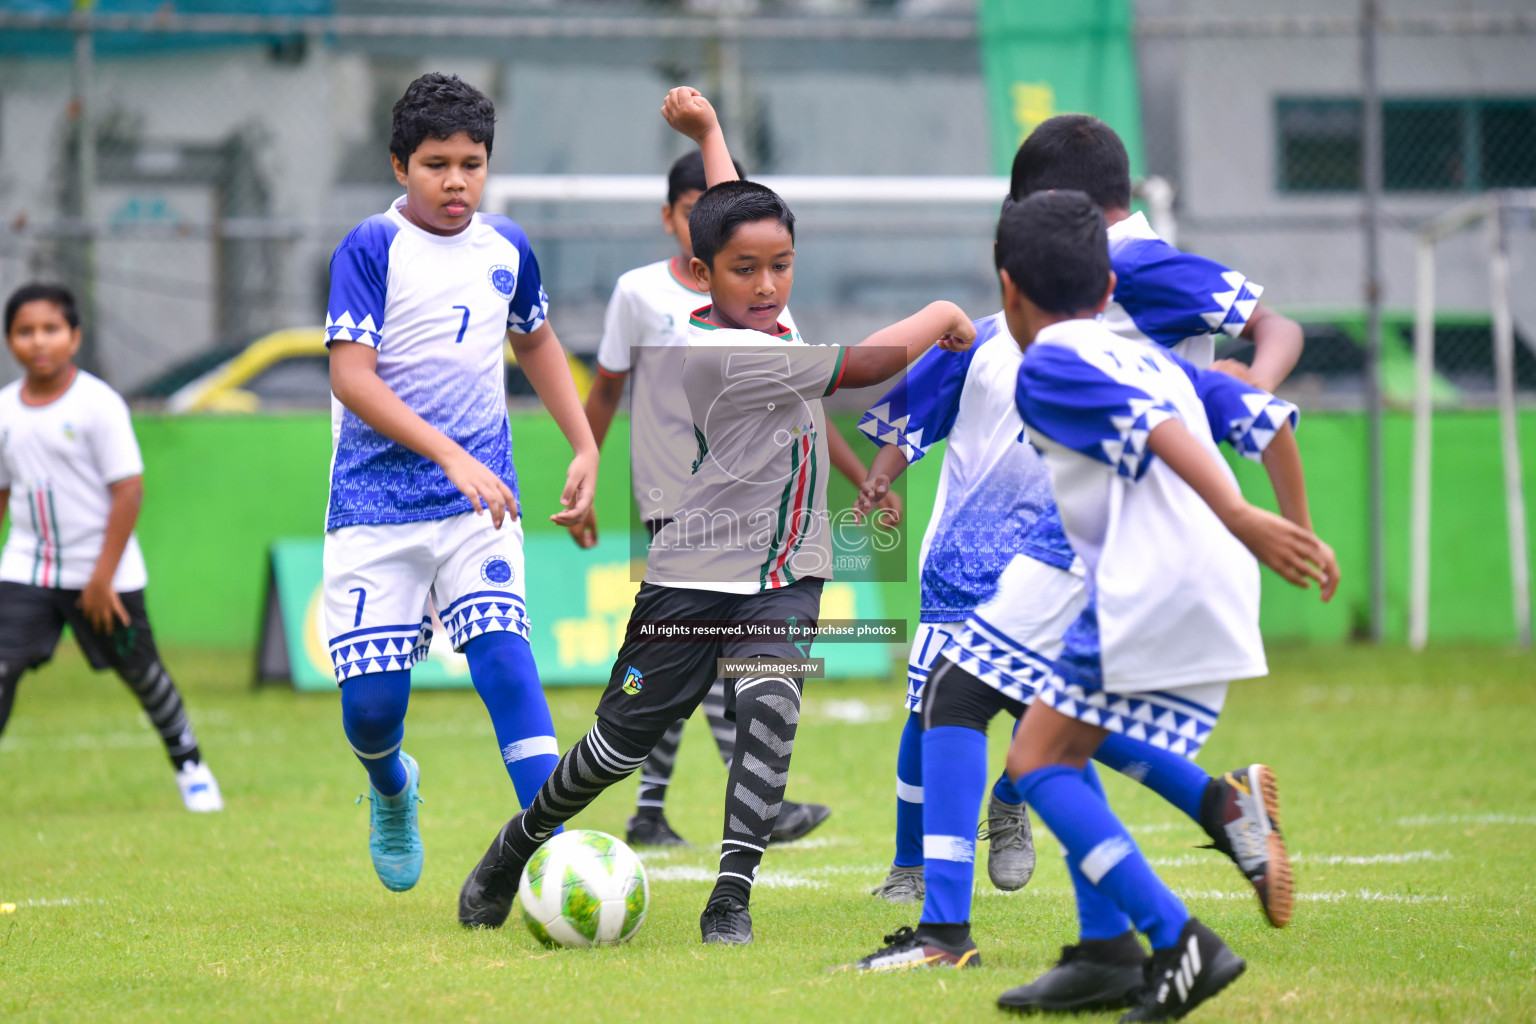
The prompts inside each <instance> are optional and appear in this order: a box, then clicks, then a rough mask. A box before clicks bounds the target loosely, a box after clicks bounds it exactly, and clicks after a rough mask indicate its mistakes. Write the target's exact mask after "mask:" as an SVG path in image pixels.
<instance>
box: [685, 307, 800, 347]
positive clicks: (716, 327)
mask: <svg viewBox="0 0 1536 1024" xmlns="http://www.w3.org/2000/svg"><path fill="white" fill-rule="evenodd" d="M711 312H713V307H712V306H700V307H699V308H698V309H696V310H694V311H693V313H692V314H691V315H690V316H689V317H688V325H689V326H690V327H698V328H702V329H703V330H706V331H729V330H731V329H732V328H729V327H725V326H722V325H721V324H712V323H710V322H709V314H710V313H711ZM760 333H763V334H766V333H768V332H766V331H763V332H760ZM794 336H795V332H794V331H791V330H790V329H789V328H788V327H785V326H784V325H783V324H781V323H779V322H778V321H777V320H775V321H774V324H773V337H775V338H783V339H784V340H785V341H790V340H792V339H793V338H794Z"/></svg>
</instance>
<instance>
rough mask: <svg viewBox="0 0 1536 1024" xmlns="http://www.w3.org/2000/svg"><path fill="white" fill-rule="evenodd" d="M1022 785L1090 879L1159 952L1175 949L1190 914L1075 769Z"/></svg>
mask: <svg viewBox="0 0 1536 1024" xmlns="http://www.w3.org/2000/svg"><path fill="white" fill-rule="evenodd" d="M1017 784H1018V787H1019V791H1020V792H1022V793H1023V794H1024V799H1025V800H1027V801H1029V806H1031V807H1033V808H1034V809H1035V813H1036V814H1038V815H1039V816H1040V820H1041V821H1043V822H1045V824H1046V827H1047V828H1049V829H1050V830H1051V832H1052V833H1053V834H1054V835H1055V836H1056V838H1057V839H1058V840H1059V841H1060V842H1061V845H1062V846H1064V847H1065V848H1066V851H1067V856H1068V858H1070V859H1071V860H1072V861H1073V862H1074V863H1076V864H1077V866H1078V868H1079V869H1080V870H1081V871H1082V873H1083V877H1084V879H1086V880H1087V882H1088V883H1089V884H1090V885H1092V886H1093V887H1094V888H1096V889H1098V890H1099V892H1101V893H1103V894H1104V895H1106V896H1108V897H1109V898H1110V899H1111V900H1112V901H1113V902H1114V904H1115V905H1116V906H1117V907H1119V908H1120V909H1121V910H1122V911H1123V912H1124V913H1125V915H1126V916H1127V917H1129V918H1130V919H1131V920H1132V921H1134V922H1135V923H1136V927H1137V928H1138V929H1139V930H1140V931H1142V932H1143V933H1144V934H1145V935H1146V936H1147V938H1148V939H1149V940H1150V941H1151V943H1152V948H1153V949H1167V948H1169V947H1171V946H1173V945H1174V943H1176V942H1177V941H1178V939H1179V932H1180V930H1182V929H1183V927H1184V923H1185V922H1186V921H1188V920H1189V911H1187V910H1185V909H1184V904H1182V903H1180V902H1179V898H1178V897H1177V896H1175V895H1174V894H1173V893H1172V892H1171V891H1169V889H1168V887H1167V886H1166V885H1164V884H1163V882H1162V880H1161V879H1160V878H1158V877H1157V875H1155V874H1154V873H1153V872H1152V867H1151V865H1149V864H1148V863H1147V859H1146V858H1145V857H1143V856H1142V855H1141V850H1139V849H1138V848H1137V847H1136V843H1135V841H1133V840H1132V839H1131V836H1130V833H1129V832H1127V831H1126V830H1125V826H1124V825H1122V824H1120V821H1119V819H1118V818H1116V817H1115V815H1114V812H1113V811H1111V810H1110V809H1109V805H1108V804H1106V803H1105V802H1104V800H1103V798H1102V797H1100V796H1099V794H1097V793H1095V792H1094V791H1093V789H1092V787H1090V786H1089V785H1088V781H1087V780H1086V779H1085V778H1083V773H1082V772H1081V771H1079V770H1078V769H1076V768H1073V767H1071V766H1069V765H1060V764H1058V765H1051V766H1049V767H1046V768H1040V769H1037V770H1035V771H1032V772H1030V773H1029V774H1028V775H1025V776H1022V777H1021V778H1019V780H1018V783H1017Z"/></svg>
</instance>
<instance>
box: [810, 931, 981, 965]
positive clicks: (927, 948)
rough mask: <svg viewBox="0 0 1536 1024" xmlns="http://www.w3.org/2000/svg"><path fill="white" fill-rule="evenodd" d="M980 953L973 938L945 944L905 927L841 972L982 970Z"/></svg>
mask: <svg viewBox="0 0 1536 1024" xmlns="http://www.w3.org/2000/svg"><path fill="white" fill-rule="evenodd" d="M980 966H981V952H980V951H979V950H978V949H977V948H976V943H975V942H974V941H973V940H972V939H971V937H970V935H966V937H965V938H964V939H963V940H962V941H960V942H945V941H943V940H942V939H940V938H939V937H938V936H936V935H933V934H930V933H928V932H925V931H924V930H923V926H922V925H921V924H919V925H918V926H917V929H916V930H915V931H914V930H913V929H911V928H908V927H906V926H902V927H900V928H897V929H896V930H895V931H894V932H892V933H891V934H890V935H887V936H886V937H885V945H884V946H882V947H880V948H879V949H877V950H875V951H874V952H873V953H871V954H869V955H868V956H866V957H861V958H860V959H858V960H856V961H854V962H853V963H851V964H848V965H847V966H845V967H842V968H838V969H839V970H853V971H871V972H883V971H911V970H918V969H920V968H924V967H980Z"/></svg>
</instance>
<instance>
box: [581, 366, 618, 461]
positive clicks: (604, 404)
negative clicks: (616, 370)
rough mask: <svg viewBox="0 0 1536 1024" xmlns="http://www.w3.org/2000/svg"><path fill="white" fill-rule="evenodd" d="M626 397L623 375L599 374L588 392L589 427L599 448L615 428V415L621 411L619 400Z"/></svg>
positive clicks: (593, 441)
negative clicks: (612, 428) (609, 429)
mask: <svg viewBox="0 0 1536 1024" xmlns="http://www.w3.org/2000/svg"><path fill="white" fill-rule="evenodd" d="M623 397H624V377H623V375H609V374H606V373H598V374H597V376H596V377H595V378H594V379H593V381H592V390H591V391H588V392H587V404H586V406H585V407H584V408H585V409H586V413H587V427H588V428H589V429H590V430H591V431H592V443H593V444H595V445H597V446H598V447H599V448H601V447H602V446H603V441H604V439H606V438H607V437H608V428H609V427H611V426H613V417H614V414H615V413H617V412H618V411H619V400H620V399H622V398H623Z"/></svg>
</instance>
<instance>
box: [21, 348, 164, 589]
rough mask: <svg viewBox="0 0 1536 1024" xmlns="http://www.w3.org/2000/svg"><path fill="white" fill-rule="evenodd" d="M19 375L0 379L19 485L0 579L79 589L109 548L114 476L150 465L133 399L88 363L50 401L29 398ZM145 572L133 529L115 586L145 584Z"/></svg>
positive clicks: (118, 477)
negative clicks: (131, 414)
mask: <svg viewBox="0 0 1536 1024" xmlns="http://www.w3.org/2000/svg"><path fill="white" fill-rule="evenodd" d="M21 384H22V382H21V381H15V382H13V383H11V384H9V385H7V386H6V387H5V388H3V389H0V489H9V490H10V492H11V501H10V514H11V532H10V536H9V537H7V538H6V542H5V550H4V552H3V553H0V580H6V581H8V582H11V583H27V584H31V585H32V586H36V587H59V588H61V589H64V590H81V589H84V587H85V585H86V584H87V583H89V582H90V579H91V574H92V573H93V572H95V571H96V560H97V559H98V558H100V557H101V544H102V541H103V540H104V539H105V537H106V532H107V516H108V514H109V513H110V512H111V511H112V491H111V485H112V484H115V483H117V482H118V481H120V480H126V479H128V478H129V477H134V476H140V475H142V474H143V472H144V463H143V460H142V459H141V458H140V457H139V443H138V441H137V440H136V439H135V438H134V436H133V424H132V422H131V421H130V420H129V418H128V405H127V403H126V402H124V401H123V399H122V396H121V395H119V394H118V393H117V392H116V391H113V390H112V388H111V387H110V386H109V385H108V384H107V383H106V382H105V381H103V380H101V379H99V378H97V377H93V376H91V375H90V374H89V373H86V372H85V371H84V370H76V371H75V379H74V381H73V383H71V384H70V386H69V388H68V389H67V390H66V391H65V392H64V393H63V394H62V395H60V396H59V397H58V398H55V399H54V400H53V401H51V402H49V403H48V404H47V405H27V404H26V403H25V402H23V401H22V400H21ZM146 579H147V577H146V574H145V571H144V556H143V554H141V553H140V551H139V541H138V538H137V537H134V536H129V538H128V546H127V547H126V548H124V549H123V557H122V560H121V561H119V562H118V563H117V572H116V573H115V574H114V575H113V577H112V588H113V589H114V590H116V591H118V592H119V593H126V592H128V591H133V590H143V589H144V585H145V582H146Z"/></svg>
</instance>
